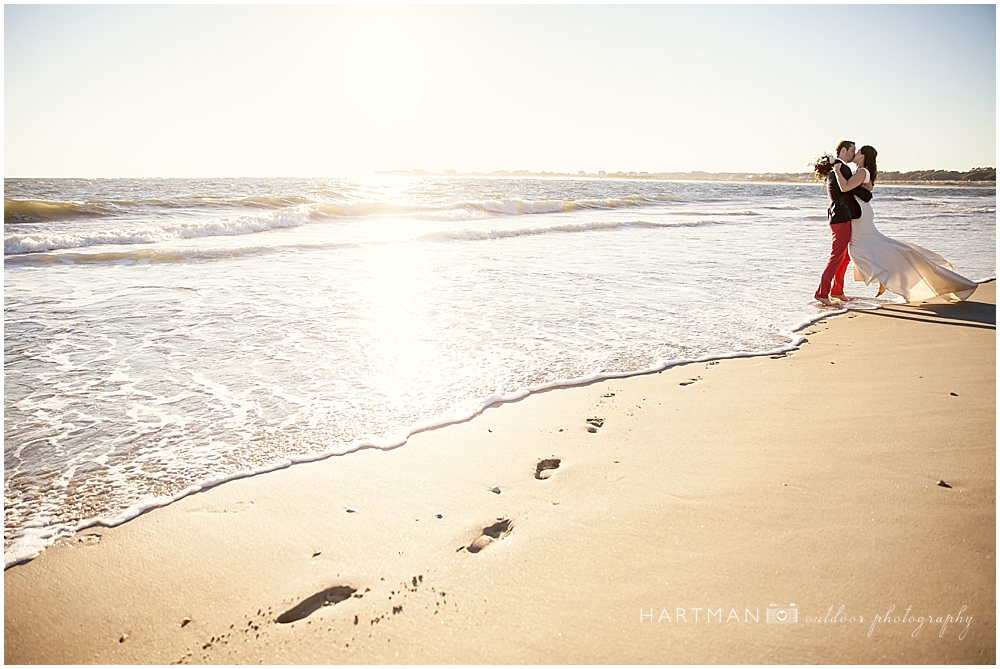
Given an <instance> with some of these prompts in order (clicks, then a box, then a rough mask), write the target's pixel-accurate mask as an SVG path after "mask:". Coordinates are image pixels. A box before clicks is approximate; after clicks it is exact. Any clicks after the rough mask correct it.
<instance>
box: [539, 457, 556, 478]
mask: <svg viewBox="0 0 1000 669" xmlns="http://www.w3.org/2000/svg"><path fill="white" fill-rule="evenodd" d="M560 462H562V460H560V459H559V458H546V459H544V460H539V461H538V464H537V465H535V478H536V479H538V480H539V481H544V480H545V479H547V478H549V477H550V476H552V472H553V470H556V469H559V463H560Z"/></svg>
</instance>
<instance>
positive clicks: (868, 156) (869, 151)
mask: <svg viewBox="0 0 1000 669" xmlns="http://www.w3.org/2000/svg"><path fill="white" fill-rule="evenodd" d="M858 153H860V154H861V155H863V156H864V157H865V169H866V170H868V173H869V174H871V176H872V183H875V177H877V176H878V165H876V164H875V158H877V157H878V151H876V150H875V147H874V146H868V145H867V144H865V145H864V146H862V147H861V148H860V149H858Z"/></svg>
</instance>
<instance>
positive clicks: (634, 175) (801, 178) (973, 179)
mask: <svg viewBox="0 0 1000 669" xmlns="http://www.w3.org/2000/svg"><path fill="white" fill-rule="evenodd" d="M376 174H382V175H390V176H420V177H441V176H443V177H559V178H577V179H654V180H667V181H783V182H789V181H791V182H811V181H815V178H814V177H813V175H812V173H811V172H797V173H796V172H792V173H788V172H786V173H782V172H757V173H749V172H576V173H573V172H531V171H529V170H497V171H495V172H464V173H459V172H456V171H455V170H445V171H444V172H427V171H425V170H392V171H389V172H376ZM878 179H879V181H883V182H885V181H895V182H921V181H923V182H927V181H932V182H940V181H950V182H956V181H958V182H962V181H964V182H967V183H969V184H970V185H972V184H982V185H986V184H987V183H990V182H992V183H996V180H997V168H995V167H976V168H973V169H971V170H969V171H968V172H955V171H953V170H917V171H915V172H879V174H878Z"/></svg>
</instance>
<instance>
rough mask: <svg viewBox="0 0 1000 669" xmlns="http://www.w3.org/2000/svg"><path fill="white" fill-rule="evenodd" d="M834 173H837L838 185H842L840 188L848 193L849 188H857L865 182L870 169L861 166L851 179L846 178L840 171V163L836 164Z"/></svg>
mask: <svg viewBox="0 0 1000 669" xmlns="http://www.w3.org/2000/svg"><path fill="white" fill-rule="evenodd" d="M833 173H834V174H836V175H837V185H838V186H840V190H841V191H843V192H844V193H846V192H847V191H849V190H852V189H854V188H857V187H858V186H860V185H861V184H862V183H863V182H864V180H865V177H866V176H867V174H868V170H866V169H865V168H863V167H859V168H858V171H857V172H855V173H854V175H853V176H851V178H850V179H845V178H844V175H843V174H841V173H840V165H835V166H834V168H833Z"/></svg>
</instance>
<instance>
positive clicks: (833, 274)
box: [815, 139, 861, 306]
mask: <svg viewBox="0 0 1000 669" xmlns="http://www.w3.org/2000/svg"><path fill="white" fill-rule="evenodd" d="M852 160H854V142H852V141H850V140H847V139H845V140H844V141H842V142H841V143H840V144H838V145H837V159H836V160H835V161H834V163H833V169H834V170H840V173H841V174H843V175H844V178H845V179H850V178H851V174H852V172H851V168H850V167H848V166H847V163H849V162H851V161H852ZM826 192H827V195H829V196H830V207H829V208H828V209H827V216H828V217H829V219H830V231H831V232H832V233H833V248H832V250H831V251H830V259H829V260H827V261H826V267H825V268H824V269H823V277H822V278H821V279H820V282H819V289H818V290H817V291H816V295H815V297H816V299H817V300H819V301H820V302H822V303H823V304H825V305H828V306H829V305H830V304H832V303H831V302H830V298H831V297H833V298H835V299H838V300H843V301H845V302H846V301H847V298H846V297H845V296H844V274H846V273H847V265H849V264H850V262H851V257H850V255H848V253H847V245H848V244H849V243H850V241H851V220H852V219H855V218H861V205H859V204H858V201H857V200H855V199H854V194H853V192H847V193H844V192H843V191H841V190H840V185H839V184H838V183H837V175H836V174H834V173H833V170H830V173H829V174H827V175H826ZM831 283H832V286H831Z"/></svg>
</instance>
